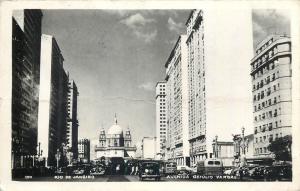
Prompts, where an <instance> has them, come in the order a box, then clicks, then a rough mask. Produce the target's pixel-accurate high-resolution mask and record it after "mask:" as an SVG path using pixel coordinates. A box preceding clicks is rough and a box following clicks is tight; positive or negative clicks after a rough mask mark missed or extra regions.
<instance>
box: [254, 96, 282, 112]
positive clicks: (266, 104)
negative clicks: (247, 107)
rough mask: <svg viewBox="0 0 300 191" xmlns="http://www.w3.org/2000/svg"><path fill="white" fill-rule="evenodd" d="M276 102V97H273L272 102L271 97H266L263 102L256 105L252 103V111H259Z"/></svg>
mask: <svg viewBox="0 0 300 191" xmlns="http://www.w3.org/2000/svg"><path fill="white" fill-rule="evenodd" d="M278 97H279V96H278ZM277 102H278V101H277V98H276V97H274V98H273V102H272V99H268V100H266V101H263V102H261V103H259V104H257V105H254V112H257V111H260V110H261V109H264V108H266V107H269V106H272V105H274V104H276V103H277Z"/></svg>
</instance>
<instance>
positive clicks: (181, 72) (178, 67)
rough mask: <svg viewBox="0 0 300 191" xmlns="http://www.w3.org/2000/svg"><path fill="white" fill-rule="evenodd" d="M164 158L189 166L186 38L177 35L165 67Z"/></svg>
mask: <svg viewBox="0 0 300 191" xmlns="http://www.w3.org/2000/svg"><path fill="white" fill-rule="evenodd" d="M165 68H166V107H167V108H166V109H167V142H166V158H167V159H168V160H173V161H176V163H177V164H178V165H190V158H189V142H188V67H187V46H186V35H180V36H179V38H178V40H177V42H176V44H175V46H174V48H173V50H172V52H171V54H170V56H169V58H168V60H167V62H166V64H165Z"/></svg>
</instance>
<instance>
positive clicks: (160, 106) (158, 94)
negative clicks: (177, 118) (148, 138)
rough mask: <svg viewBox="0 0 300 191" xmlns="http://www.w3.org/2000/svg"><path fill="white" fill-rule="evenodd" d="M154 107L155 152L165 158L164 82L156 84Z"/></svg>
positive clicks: (165, 117) (165, 118)
mask: <svg viewBox="0 0 300 191" xmlns="http://www.w3.org/2000/svg"><path fill="white" fill-rule="evenodd" d="M155 105H156V106H155V107H156V137H157V140H156V151H157V154H158V155H159V157H160V158H162V159H164V158H165V147H166V136H167V116H166V115H167V114H166V107H167V106H166V82H158V83H157V84H156V87H155Z"/></svg>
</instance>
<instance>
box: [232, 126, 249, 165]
mask: <svg viewBox="0 0 300 191" xmlns="http://www.w3.org/2000/svg"><path fill="white" fill-rule="evenodd" d="M233 141H234V142H235V144H236V149H237V150H236V153H237V155H236V157H238V159H239V162H238V163H239V164H240V166H244V165H245V164H246V156H245V155H246V148H248V143H249V140H248V139H245V128H244V127H242V135H240V134H238V135H233Z"/></svg>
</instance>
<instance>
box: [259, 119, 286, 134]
mask: <svg viewBox="0 0 300 191" xmlns="http://www.w3.org/2000/svg"><path fill="white" fill-rule="evenodd" d="M280 123H281V121H280ZM275 128H278V121H275ZM254 129H255V130H254V134H257V133H259V132H262V133H264V132H266V131H267V130H269V131H272V129H273V123H272V122H271V123H267V124H264V125H262V126H261V125H260V126H259V127H255V128H254Z"/></svg>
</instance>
